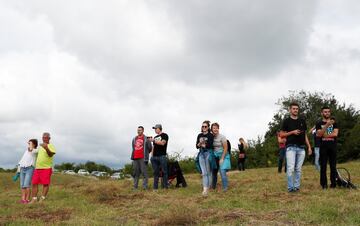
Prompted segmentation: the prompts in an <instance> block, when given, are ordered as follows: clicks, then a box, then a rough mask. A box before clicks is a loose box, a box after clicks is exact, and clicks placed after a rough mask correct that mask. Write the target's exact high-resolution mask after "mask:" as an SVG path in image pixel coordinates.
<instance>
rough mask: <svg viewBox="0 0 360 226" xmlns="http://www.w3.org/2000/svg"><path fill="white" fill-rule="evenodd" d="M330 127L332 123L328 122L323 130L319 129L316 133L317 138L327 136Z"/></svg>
mask: <svg viewBox="0 0 360 226" xmlns="http://www.w3.org/2000/svg"><path fill="white" fill-rule="evenodd" d="M330 125H331V122H330V121H327V122H326V124H325V125H324V126H323V127H322V128H318V130H317V131H316V136H317V137H324V135H325V134H326V130H327V129H328V128H329V126H330Z"/></svg>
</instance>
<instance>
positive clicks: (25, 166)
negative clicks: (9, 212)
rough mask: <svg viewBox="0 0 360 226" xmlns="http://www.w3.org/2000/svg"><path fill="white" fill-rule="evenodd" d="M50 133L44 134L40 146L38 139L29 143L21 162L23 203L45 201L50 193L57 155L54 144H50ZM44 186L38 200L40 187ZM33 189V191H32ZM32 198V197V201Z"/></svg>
mask: <svg viewBox="0 0 360 226" xmlns="http://www.w3.org/2000/svg"><path fill="white" fill-rule="evenodd" d="M50 139H51V138H50V133H47V132H46V133H43V136H42V141H43V143H41V144H40V145H39V146H38V140H37V139H30V140H29V141H28V148H27V149H26V150H25V152H24V154H23V156H22V158H21V160H20V161H19V173H20V188H21V203H23V204H27V203H35V202H37V201H40V202H42V201H44V200H45V199H46V196H47V194H48V192H49V187H50V181H51V175H52V165H53V157H54V155H55V153H56V151H55V147H54V145H53V144H50ZM39 185H43V190H42V195H41V197H40V199H39V198H38V186H39ZM31 187H32V191H30V189H31ZM30 197H32V198H31V199H30Z"/></svg>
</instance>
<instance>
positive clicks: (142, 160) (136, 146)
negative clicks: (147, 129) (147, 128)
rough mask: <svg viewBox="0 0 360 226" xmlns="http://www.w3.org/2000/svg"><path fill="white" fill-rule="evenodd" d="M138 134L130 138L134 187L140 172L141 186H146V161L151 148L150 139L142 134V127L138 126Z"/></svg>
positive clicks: (137, 182)
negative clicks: (141, 175)
mask: <svg viewBox="0 0 360 226" xmlns="http://www.w3.org/2000/svg"><path fill="white" fill-rule="evenodd" d="M137 133H138V135H137V136H135V137H134V138H133V140H132V154H131V160H133V168H134V189H137V188H138V184H139V178H140V174H143V176H144V180H143V188H144V189H147V187H148V178H149V177H148V173H147V167H146V166H147V163H148V162H149V152H150V151H151V149H152V145H151V141H150V140H149V139H148V138H147V137H146V136H145V134H144V127H142V126H139V127H138V129H137Z"/></svg>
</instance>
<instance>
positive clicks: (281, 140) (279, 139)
mask: <svg viewBox="0 0 360 226" xmlns="http://www.w3.org/2000/svg"><path fill="white" fill-rule="evenodd" d="M277 141H278V143H279V144H283V143H285V142H284V138H282V137H281V136H280V134H279V135H278V136H277Z"/></svg>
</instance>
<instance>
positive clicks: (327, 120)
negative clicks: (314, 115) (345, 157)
mask: <svg viewBox="0 0 360 226" xmlns="http://www.w3.org/2000/svg"><path fill="white" fill-rule="evenodd" d="M321 115H322V117H323V118H322V120H321V121H320V122H318V123H317V124H316V135H317V136H318V137H319V138H321V144H320V185H321V186H322V188H323V189H326V188H327V187H328V185H327V176H326V166H327V162H328V160H329V163H330V181H331V184H330V187H331V188H335V187H336V138H337V136H338V133H339V129H338V126H337V123H336V122H335V118H332V117H331V110H330V108H329V107H323V108H322V109H321Z"/></svg>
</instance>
